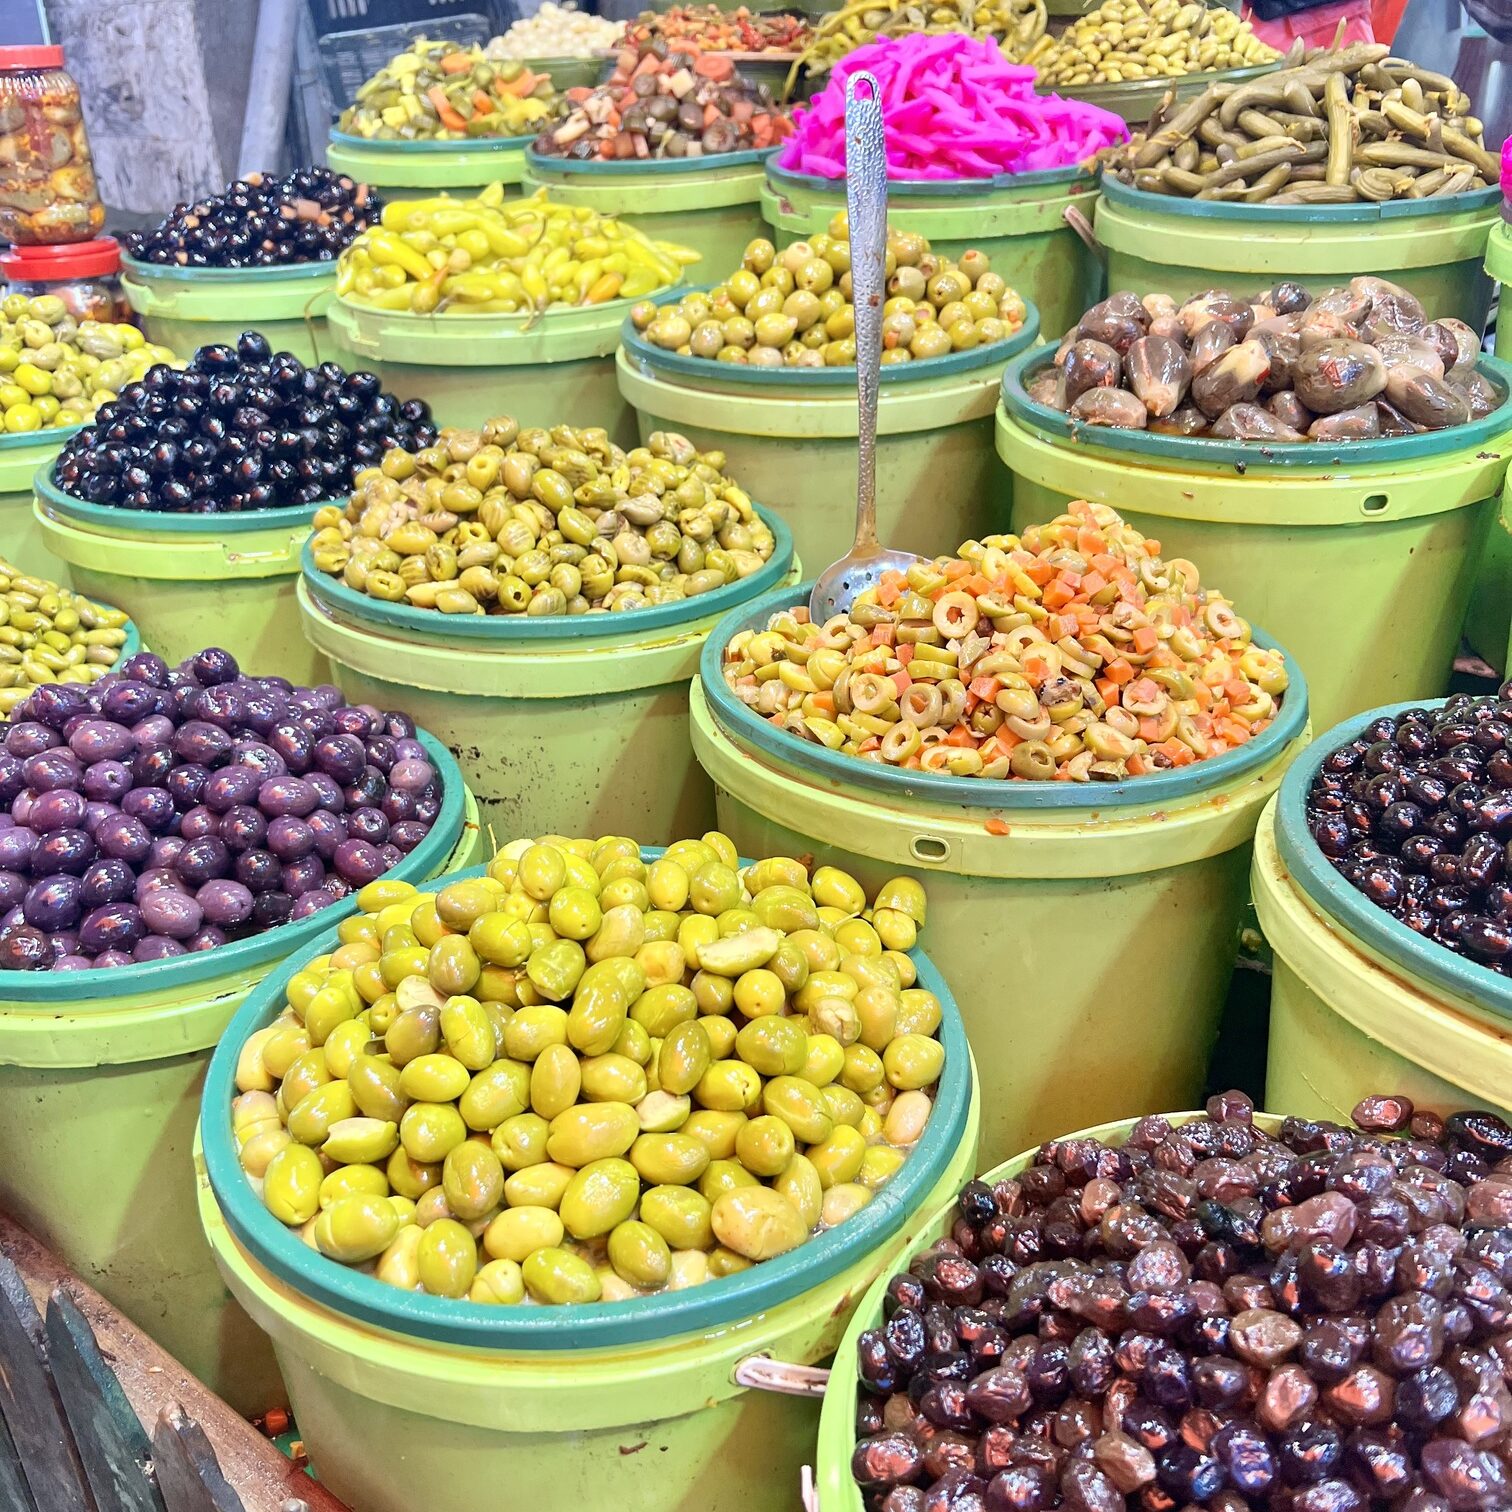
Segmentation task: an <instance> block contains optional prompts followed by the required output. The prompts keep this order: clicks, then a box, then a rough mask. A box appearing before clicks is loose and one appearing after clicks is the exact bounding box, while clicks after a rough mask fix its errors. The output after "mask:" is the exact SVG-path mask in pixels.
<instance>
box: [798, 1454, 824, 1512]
mask: <svg viewBox="0 0 1512 1512" xmlns="http://www.w3.org/2000/svg"><path fill="white" fill-rule="evenodd" d="M798 1496H799V1499H800V1500H801V1501H802V1503H803V1512H819V1488H818V1486H816V1485H815V1484H814V1467H813V1466H812V1465H805V1466H804V1467H803V1469H802V1471H801V1472H800V1473H799V1479H798Z"/></svg>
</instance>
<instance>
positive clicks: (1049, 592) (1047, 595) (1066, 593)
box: [1040, 582, 1075, 609]
mask: <svg viewBox="0 0 1512 1512" xmlns="http://www.w3.org/2000/svg"><path fill="white" fill-rule="evenodd" d="M1074 597H1075V595H1074V594H1073V593H1072V592H1071V590H1070V589H1069V588H1068V587H1066V585H1065V584H1064V583H1060V582H1056V583H1048V584H1046V586H1045V591H1044V592H1043V593H1042V594H1041V595H1040V602H1041V603H1042V604H1043V605H1044V606H1045V608H1047V609H1064V608H1065V606H1066V605H1067V604H1069V603H1070V602H1071V600H1072V599H1073V598H1074Z"/></svg>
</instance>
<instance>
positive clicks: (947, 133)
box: [777, 33, 1129, 179]
mask: <svg viewBox="0 0 1512 1512" xmlns="http://www.w3.org/2000/svg"><path fill="white" fill-rule="evenodd" d="M858 69H864V70H865V71H866V72H868V73H870V74H872V75H873V76H874V77H875V78H876V80H877V84H878V86H879V88H880V90H881V99H882V116H883V122H884V125H885V127H886V133H887V173H888V177H889V178H893V179H980V178H995V177H997V176H998V175H999V174H1005V173H1037V172H1044V171H1047V170H1049V169H1053V168H1067V167H1071V166H1072V165H1073V164H1076V163H1080V162H1083V161H1084V160H1086V159H1087V158H1090V157H1091V156H1092V155H1093V154H1094V153H1097V152H1100V151H1101V150H1102V149H1103V148H1105V147H1112V146H1115V145H1117V144H1118V143H1120V142H1123V141H1126V140H1127V139H1128V134H1129V133H1128V128H1127V127H1126V126H1125V125H1124V123H1123V121H1122V120H1121V119H1120V118H1119V117H1118V116H1116V115H1114V114H1113V113H1112V112H1111V111H1108V110H1099V109H1098V108H1097V106H1095V105H1084V104H1082V103H1080V102H1079V101H1076V100H1063V99H1061V98H1060V96H1059V95H1039V94H1036V93H1035V92H1034V77H1035V75H1034V70H1033V69H1032V68H1025V67H1024V66H1023V65H1021V64H1017V63H1010V62H1008V60H1007V59H1006V58H1004V57H1003V55H1002V53H1000V52H999V51H998V49H997V48H996V47H995V46H994V45H993V44H992V43H991V42H977V41H975V40H973V39H972V38H970V37H967V36H962V35H961V34H959V33H949V34H947V35H945V36H928V35H922V34H916V35H912V36H906V37H883V38H880V39H879V40H877V41H876V42H872V43H869V44H868V45H867V46H865V47H859V48H857V49H856V51H855V52H853V53H851V54H849V56H847V57H846V58H844V59H842V60H841V61H840V62H839V63H837V64H836V65H835V68H834V71H833V72H832V73H831V75H830V79H829V83H828V84H826V85H825V87H824V88H823V89H822V90H821V91H820V92H819V93H818V94H817V95H816V96H815V97H814V99H813V100H812V101H811V102H810V103H809V104H808V105H804V106H800V107H799V108H798V110H797V112H796V113H795V115H794V121H795V123H796V130H795V132H794V134H793V135H792V137H790V138H789V140H788V142H787V143H786V145H785V146H784V147H783V149H782V151H781V153H780V154H779V156H778V159H777V161H778V164H779V166H781V167H783V168H788V169H792V170H793V171H795V172H798V173H809V174H814V175H817V176H818V177H820V178H843V177H844V176H845V81H846V80H847V79H848V78H849V77H850V75H851V74H853V73H855V72H856V71H857V70H858Z"/></svg>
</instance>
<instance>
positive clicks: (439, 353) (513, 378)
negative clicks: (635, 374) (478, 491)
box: [327, 299, 635, 447]
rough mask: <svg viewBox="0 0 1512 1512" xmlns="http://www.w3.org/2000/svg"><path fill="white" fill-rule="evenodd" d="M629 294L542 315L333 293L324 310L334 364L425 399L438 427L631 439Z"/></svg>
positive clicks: (626, 444) (620, 441)
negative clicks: (435, 309) (560, 429)
mask: <svg viewBox="0 0 1512 1512" xmlns="http://www.w3.org/2000/svg"><path fill="white" fill-rule="evenodd" d="M630 304H631V301H630V300H626V299H613V300H609V301H608V302H607V303H605V304H600V305H588V306H585V307H583V308H581V309H568V310H548V311H547V312H546V313H545V314H543V315H538V314H534V313H527V314H523V315H459V314H454V313H453V314H446V315H411V314H408V313H399V312H396V311H393V310H369V309H364V308H363V307H362V306H360V305H355V304H349V303H347V301H345V300H341V299H338V300H337V301H336V302H335V304H333V305H332V306H331V309H330V311H329V313H328V315H327V321H328V323H329V325H330V329H331V336H332V339H333V341H334V342H335V345H336V350H337V353H338V359H337V360H338V361H342V362H345V363H346V364H347V365H348V366H355V367H363V368H371V369H372V371H373V372H375V373H377V374H378V376H379V377H380V378H382V379H383V383H384V387H385V388H390V389H393V390H394V391H395V392H397V393H403V394H406V395H414V396H415V397H417V398H420V399H423V400H425V402H426V403H427V404H429V405H430V407H431V411H432V413H433V414H434V415H435V417H436V423H437V424H438V425H461V426H473V427H477V426H481V425H482V424H483V423H484V421H486V420H491V419H493V418H494V416H496V415H513V416H514V418H515V419H516V420H518V421H519V422H520V424H521V425H541V426H546V427H548V428H549V427H551V426H554V425H561V424H562V423H563V421H564V420H570V421H571V422H572V423H573V424H574V425H601V426H603V428H604V429H605V430H607V431H608V432H609V438H610V440H612V441H614V442H615V443H616V444H617V445H620V446H624V447H631V446H634V445H635V418H634V416H633V415H632V414H631V413H630V407H629V405H628V404H626V403H625V401H624V400H623V399H621V398H620V394H619V387H618V385H617V384H616V383H615V381H614V350H615V348H616V347H617V346H618V345H619V334H620V326H621V325H622V324H623V323H624V320H625V316H626V314H627V312H628V310H629V308H630Z"/></svg>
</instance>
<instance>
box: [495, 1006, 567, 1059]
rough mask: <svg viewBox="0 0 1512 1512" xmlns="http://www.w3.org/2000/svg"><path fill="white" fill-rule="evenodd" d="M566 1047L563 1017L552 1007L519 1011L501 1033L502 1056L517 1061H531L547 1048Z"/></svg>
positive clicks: (561, 1011)
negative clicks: (503, 1052) (502, 1037)
mask: <svg viewBox="0 0 1512 1512" xmlns="http://www.w3.org/2000/svg"><path fill="white" fill-rule="evenodd" d="M566 1043H567V1013H566V1010H565V1009H562V1008H558V1007H557V1006H556V1004H555V1003H533V1004H531V1006H530V1007H528V1008H521V1009H520V1011H519V1012H518V1013H516V1014H515V1016H514V1017H513V1018H512V1019H510V1021H509V1023H508V1025H507V1026H506V1027H505V1030H504V1049H505V1052H506V1053H507V1054H508V1055H509V1056H510V1057H511V1058H512V1059H514V1060H517V1061H533V1060H535V1058H536V1057H537V1056H538V1055H540V1053H541V1052H542V1051H543V1050H544V1049H545V1048H546V1047H547V1046H548V1045H565V1044H566Z"/></svg>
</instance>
